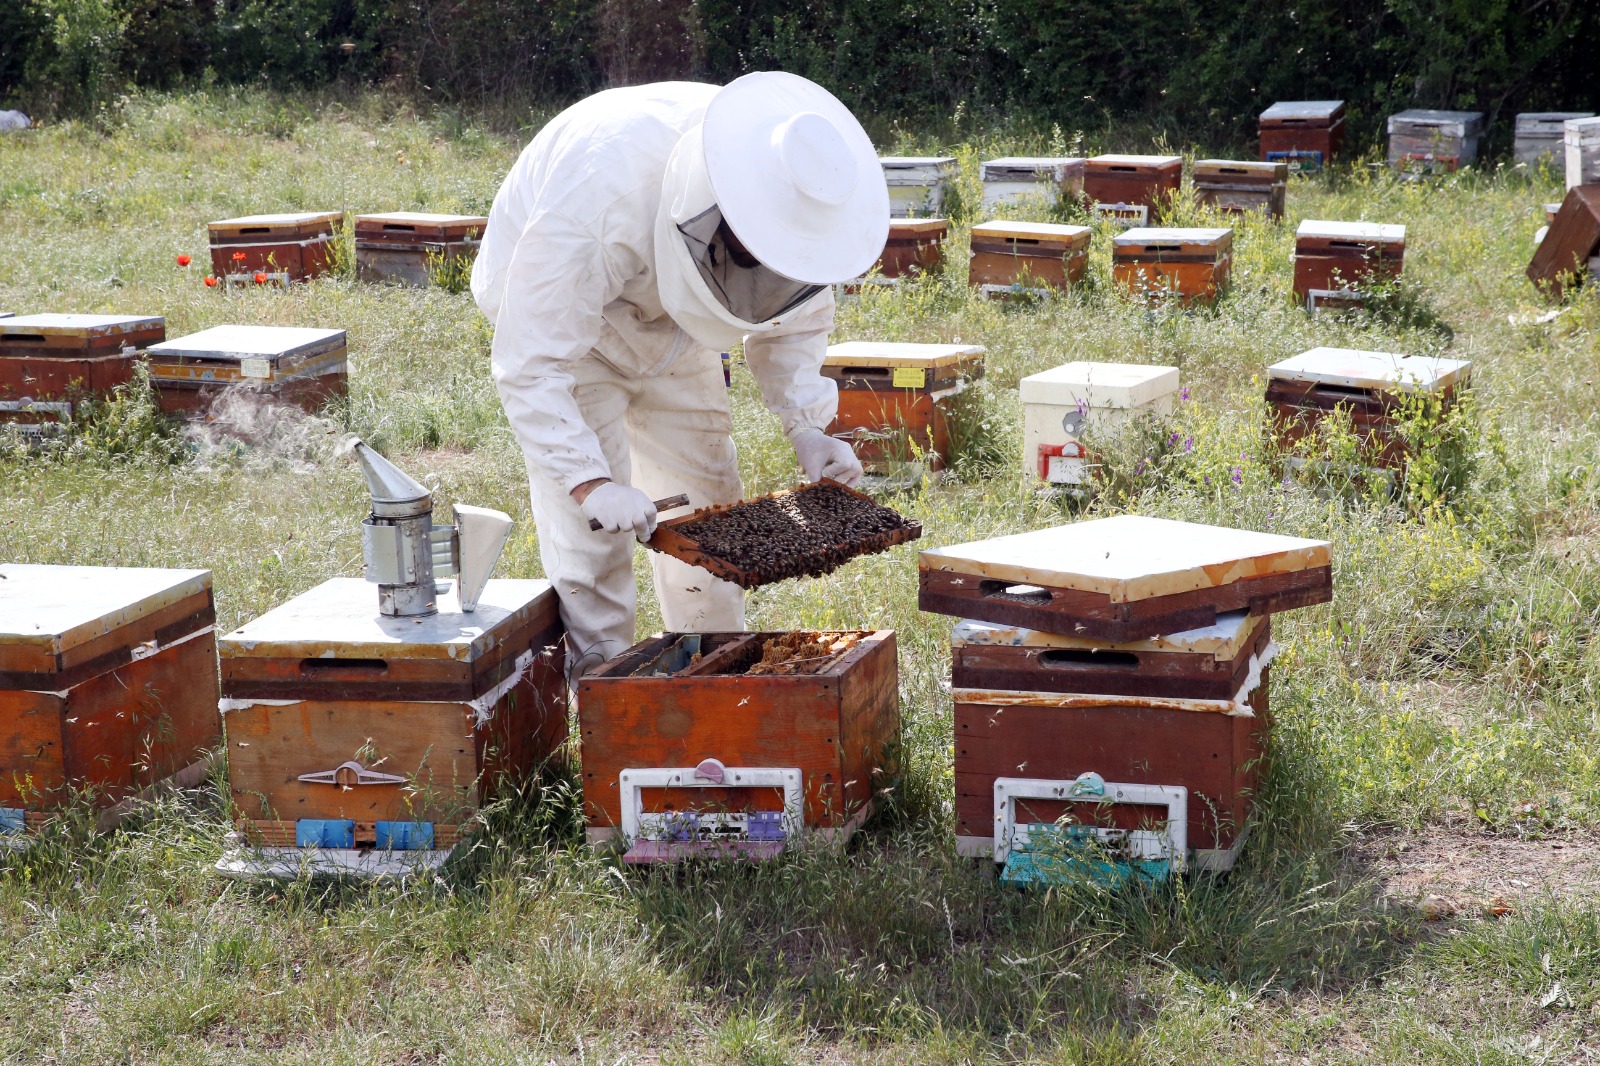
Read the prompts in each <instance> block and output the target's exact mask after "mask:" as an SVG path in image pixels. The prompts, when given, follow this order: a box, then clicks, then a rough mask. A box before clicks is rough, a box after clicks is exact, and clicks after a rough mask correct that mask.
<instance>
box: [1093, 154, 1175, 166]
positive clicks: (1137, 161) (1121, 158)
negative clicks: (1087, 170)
mask: <svg viewBox="0 0 1600 1066" xmlns="http://www.w3.org/2000/svg"><path fill="white" fill-rule="evenodd" d="M1089 162H1091V163H1104V164H1106V165H1107V166H1138V167H1169V166H1171V165H1172V164H1174V163H1182V162H1183V157H1182V156H1181V155H1097V156H1095V157H1093V158H1092V159H1090V160H1089Z"/></svg>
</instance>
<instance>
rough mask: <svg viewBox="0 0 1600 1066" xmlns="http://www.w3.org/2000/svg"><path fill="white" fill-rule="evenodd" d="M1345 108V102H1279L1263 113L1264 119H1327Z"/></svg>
mask: <svg viewBox="0 0 1600 1066" xmlns="http://www.w3.org/2000/svg"><path fill="white" fill-rule="evenodd" d="M1343 106H1344V101H1343V100H1279V101H1278V102H1277V103H1275V104H1273V105H1272V106H1271V107H1269V108H1267V109H1266V110H1265V111H1263V112H1261V117H1262V118H1264V119H1285V118H1326V119H1331V118H1332V117H1333V114H1334V112H1336V111H1338V110H1339V109H1340V108H1341V107H1343Z"/></svg>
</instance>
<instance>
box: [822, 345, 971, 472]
mask: <svg viewBox="0 0 1600 1066" xmlns="http://www.w3.org/2000/svg"><path fill="white" fill-rule="evenodd" d="M983 358H984V349H983V348H982V347H981V346H979V345H975V344H905V343H892V342H877V341H847V342H845V343H843V344H830V345H829V346H828V352H827V355H826V356H825V357H824V358H823V361H822V376H823V377H825V378H827V379H829V380H830V381H832V382H834V383H835V384H836V385H837V386H838V389H839V410H838V413H837V414H836V415H835V416H834V419H833V422H832V424H830V425H829V426H828V433H829V434H831V435H833V436H835V437H839V438H840V439H842V440H847V441H849V442H850V444H851V445H852V446H853V447H854V448H855V450H856V455H857V457H858V458H859V459H860V460H861V462H862V465H863V466H865V467H866V468H867V470H868V472H870V473H875V474H886V473H889V472H890V470H891V468H892V467H893V466H894V465H895V464H897V463H908V462H912V461H916V460H918V459H919V458H920V461H922V462H925V463H927V464H928V465H929V468H930V469H933V470H938V469H942V468H943V467H944V466H945V465H946V464H947V463H948V462H949V460H950V423H949V409H948V401H949V400H951V399H953V398H954V397H955V396H957V395H959V394H960V393H961V392H962V391H963V390H965V388H966V387H967V384H968V383H969V382H971V381H974V380H976V379H978V378H980V377H982V376H983Z"/></svg>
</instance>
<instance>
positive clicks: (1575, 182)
mask: <svg viewBox="0 0 1600 1066" xmlns="http://www.w3.org/2000/svg"><path fill="white" fill-rule="evenodd" d="M1564 129H1565V131H1566V132H1565V133H1564V134H1563V135H1562V139H1563V141H1564V142H1565V144H1566V149H1567V168H1566V169H1567V190H1568V191H1569V192H1570V191H1571V190H1573V189H1575V188H1577V187H1578V186H1580V185H1594V184H1600V118H1578V119H1572V120H1570V121H1568V122H1566V123H1564Z"/></svg>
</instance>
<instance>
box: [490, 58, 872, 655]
mask: <svg viewBox="0 0 1600 1066" xmlns="http://www.w3.org/2000/svg"><path fill="white" fill-rule="evenodd" d="M888 220H889V194H888V189H887V187H886V186H885V184H884V180H883V171H882V170H881V169H880V167H879V165H878V159H877V155H876V153H875V152H874V151H873V148H872V144H871V142H870V141H869V140H868V138H867V135H866V132H865V131H864V130H863V129H862V128H861V125H860V123H858V122H857V121H856V120H855V117H854V116H853V115H851V114H850V112H849V110H847V109H846V108H845V107H844V105H843V104H841V103H840V102H839V101H838V100H836V99H835V98H834V97H833V95H832V94H830V93H829V92H828V91H827V90H825V89H823V88H822V87H821V86H819V85H816V84H814V83H812V82H810V81H807V80H806V79H804V78H801V77H797V76H795V75H793V74H783V73H760V74H748V75H746V76H744V77H742V78H739V79H738V80H737V81H734V82H732V83H730V84H728V85H726V86H724V87H722V88H718V87H716V86H713V85H699V84H694V83H689V82H664V83H661V84H657V85H643V86H637V87H633V88H625V89H611V90H608V91H606V92H602V93H599V94H597V95H595V96H591V97H589V98H588V99H586V100H584V101H582V102H580V103H578V104H575V105H573V106H572V107H570V108H568V109H567V110H566V111H563V112H562V113H561V114H560V115H557V116H556V117H555V118H554V119H553V120H551V122H550V123H549V125H547V126H545V127H544V129H542V130H541V131H540V132H539V134H538V136H536V137H535V138H534V139H533V142H532V143H531V144H529V145H528V147H527V148H526V149H525V150H524V151H523V153H522V156H521V157H520V158H519V159H518V160H517V163H516V165H515V166H514V167H513V168H512V169H511V173H510V174H508V175H507V176H506V179H505V182H504V183H503V184H502V185H501V186H500V191H499V193H498V194H496V196H495V199H494V207H493V209H492V210H491V211H490V213H489V224H488V226H487V228H486V229H485V231H484V235H483V244H482V247H481V248H480V249H479V252H478V258H477V262H476V263H475V264H474V266H473V271H472V294H473V296H474V297H475V298H476V299H477V301H478V306H479V307H480V308H482V310H483V313H484V314H485V315H487V316H488V317H489V321H490V322H492V323H493V324H494V346H493V372H494V380H495V383H496V385H497V386H498V387H499V390H500V399H501V402H502V403H503V404H504V405H505V410H506V416H507V417H508V418H509V419H510V422H511V426H512V428H513V430H515V432H516V434H517V438H518V440H519V441H520V442H521V444H522V450H523V455H524V457H525V458H526V460H527V467H528V482H529V485H530V489H531V495H532V501H533V516H534V521H535V522H536V523H537V524H538V528H539V547H540V554H541V556H542V558H543V561H544V569H545V574H546V576H547V577H548V578H549V579H550V581H551V582H553V583H554V585H555V588H556V592H557V593H558V594H559V596H560V598H561V616H562V620H563V621H564V622H565V624H566V629H567V639H568V655H569V659H568V668H569V670H570V671H571V673H572V675H573V676H574V677H576V676H580V675H581V674H582V673H583V672H584V671H585V670H587V669H590V668H592V667H593V666H594V665H596V664H598V663H600V662H601V661H603V660H605V659H607V658H609V657H611V656H613V655H616V654H618V653H619V652H621V651H624V650H625V649H627V648H628V647H629V646H631V645H632V643H633V640H634V606H635V603H634V594H635V586H634V579H633V567H632V560H633V544H634V538H636V537H637V538H638V539H639V540H644V539H646V538H648V537H649V536H650V535H651V533H653V532H654V531H655V526H656V518H657V515H656V509H655V507H654V505H653V504H652V503H651V501H652V500H653V499H658V498H663V497H666V496H670V495H675V494H677V493H680V492H681V493H687V494H688V496H689V501H690V505H691V506H694V507H703V506H705V505H707V504H712V503H730V502H733V501H735V500H738V499H739V498H740V497H741V495H742V489H741V486H740V482H739V464H738V457H737V454H736V453H735V450H734V443H733V438H732V436H731V432H732V422H731V420H730V417H729V414H728V395H727V389H726V386H725V384H724V379H723V373H722V357H721V353H722V352H724V351H727V350H729V349H730V348H732V347H733V346H734V345H737V344H739V343H740V342H741V341H743V343H744V356H745V361H746V362H747V363H748V364H749V366H750V369H751V371H752V372H753V373H754V374H755V377H756V381H757V383H758V385H759V386H760V389H761V396H762V399H763V401H764V402H765V404H766V406H767V408H768V409H769V410H771V411H772V413H773V414H775V415H777V416H778V418H779V419H781V420H782V423H783V431H784V433H785V434H786V435H787V436H788V438H789V441H790V443H792V444H793V445H794V450H795V454H796V456H797V457H798V459H799V461H800V466H801V468H802V469H803V470H804V472H805V476H806V477H807V478H808V479H811V480H816V479H818V478H821V477H831V478H834V479H836V480H839V481H842V482H844V483H846V484H854V483H855V482H856V481H857V480H858V479H859V478H860V477H861V464H860V462H859V461H858V460H857V459H856V457H855V455H854V453H853V452H852V451H851V449H850V446H849V445H848V444H846V443H845V442H844V441H841V440H837V439H835V438H833V437H830V436H828V435H827V434H826V433H825V432H824V429H825V427H826V426H827V425H828V423H829V422H831V421H832V420H833V416H834V412H835V410H836V408H837V406H838V393H837V390H836V387H835V386H834V384H833V382H831V381H829V380H827V379H826V378H824V377H823V376H822V374H821V366H822V359H823V355H824V352H825V350H826V345H827V339H828V334H829V332H830V331H831V330H832V328H833V312H834V301H833V290H832V288H831V286H832V284H833V283H835V282H839V281H844V280H847V279H850V278H854V277H858V276H859V275H861V274H863V273H865V272H866V270H867V269H868V268H869V267H870V266H871V265H872V263H873V262H874V261H875V260H876V259H877V258H878V255H879V254H880V253H881V252H882V250H883V246H884V242H885V240H886V239H887V236H888V226H889V221H888ZM591 519H593V520H594V521H595V522H597V523H599V525H600V532H594V531H592V530H591V529H590V526H589V522H590V520H591ZM650 562H651V566H652V567H653V568H654V571H655V573H654V577H655V587H656V593H657V595H658V596H659V597H660V600H661V611H662V617H663V621H664V623H665V625H666V627H667V628H668V629H669V630H677V631H684V632H716V631H737V630H742V629H743V628H744V593H743V590H741V589H740V588H738V587H737V586H735V585H733V584H730V583H728V582H726V581H721V580H717V579H715V578H712V577H711V575H710V574H708V573H707V572H706V571H704V570H702V569H699V568H697V567H691V566H688V565H686V564H684V563H681V562H679V561H678V560H675V559H672V558H669V557H667V556H663V555H660V554H658V553H654V552H652V553H651V555H650Z"/></svg>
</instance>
